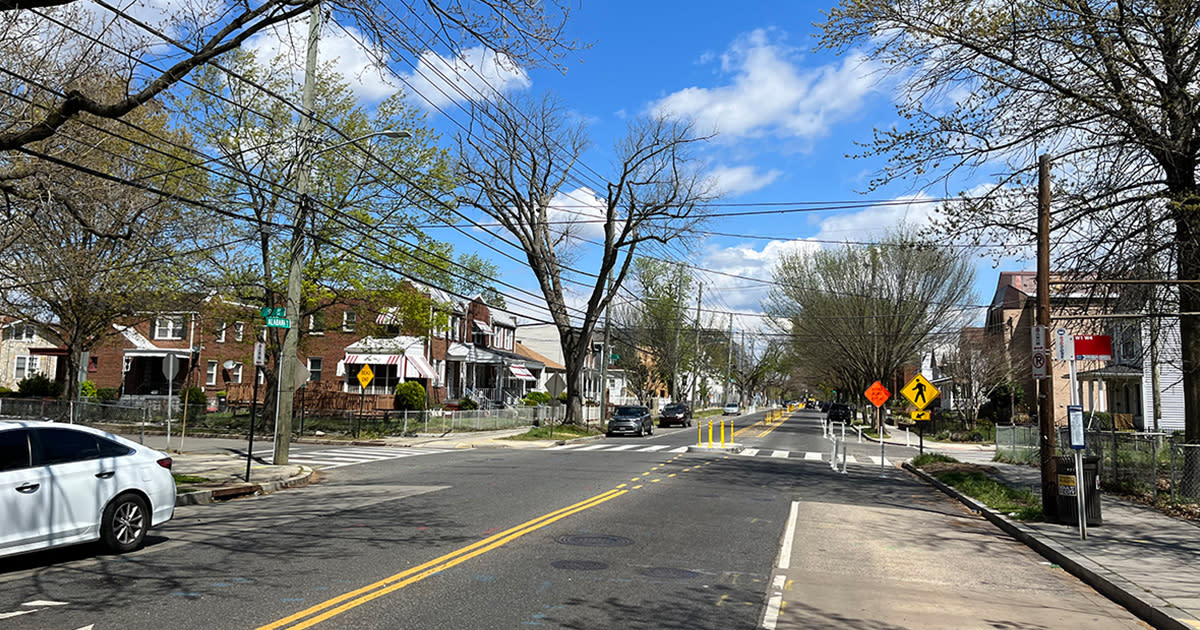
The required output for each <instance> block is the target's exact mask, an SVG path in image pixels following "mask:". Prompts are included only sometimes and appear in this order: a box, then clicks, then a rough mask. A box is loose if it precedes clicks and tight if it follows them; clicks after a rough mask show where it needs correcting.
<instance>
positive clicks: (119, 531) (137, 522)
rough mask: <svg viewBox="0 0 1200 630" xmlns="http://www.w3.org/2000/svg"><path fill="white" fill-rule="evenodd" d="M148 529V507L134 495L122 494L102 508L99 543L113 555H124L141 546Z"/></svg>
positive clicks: (143, 500) (140, 498)
mask: <svg viewBox="0 0 1200 630" xmlns="http://www.w3.org/2000/svg"><path fill="white" fill-rule="evenodd" d="M149 528H150V506H149V505H147V504H146V500H145V499H143V498H142V497H140V496H138V495H136V494H122V495H121V496H119V497H117V498H115V499H113V500H112V502H111V503H109V504H108V507H106V508H104V515H103V516H102V517H101V521H100V541H101V542H102V543H104V546H105V547H106V548H108V550H109V551H111V552H113V553H125V552H128V551H133V550H134V549H137V548H138V547H141V546H142V541H144V540H145V539H146V530H147V529H149Z"/></svg>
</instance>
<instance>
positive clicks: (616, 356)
mask: <svg viewBox="0 0 1200 630" xmlns="http://www.w3.org/2000/svg"><path fill="white" fill-rule="evenodd" d="M609 360H610V361H620V360H621V355H619V354H617V353H616V352H614V353H612V355H610V357H609Z"/></svg>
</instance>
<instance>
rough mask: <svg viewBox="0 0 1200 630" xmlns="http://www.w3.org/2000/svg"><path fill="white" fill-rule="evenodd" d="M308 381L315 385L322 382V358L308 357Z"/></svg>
mask: <svg viewBox="0 0 1200 630" xmlns="http://www.w3.org/2000/svg"><path fill="white" fill-rule="evenodd" d="M308 380H310V381H312V382H314V383H319V382H320V381H321V357H308Z"/></svg>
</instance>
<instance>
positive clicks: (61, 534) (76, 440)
mask: <svg viewBox="0 0 1200 630" xmlns="http://www.w3.org/2000/svg"><path fill="white" fill-rule="evenodd" d="M33 438H34V439H33V448H34V450H33V454H34V463H35V464H41V465H42V467H43V468H45V469H47V470H48V471H49V479H48V482H49V485H50V496H49V498H48V501H49V505H48V510H49V518H50V534H51V536H52V540H53V542H54V543H55V544H66V543H70V542H82V541H86V540H92V539H95V538H98V537H99V535H100V529H99V527H100V514H101V512H102V511H103V510H104V506H105V505H107V504H108V501H109V500H110V499H112V497H113V496H115V495H116V481H117V476H116V472H117V470H116V463H115V458H111V457H107V458H101V451H100V444H99V442H98V440H97V438H96V436H95V435H93V434H91V433H88V432H86V431H77V430H75V429H68V428H65V427H64V428H58V427H53V428H49V427H47V428H39V429H35V430H34V431H33Z"/></svg>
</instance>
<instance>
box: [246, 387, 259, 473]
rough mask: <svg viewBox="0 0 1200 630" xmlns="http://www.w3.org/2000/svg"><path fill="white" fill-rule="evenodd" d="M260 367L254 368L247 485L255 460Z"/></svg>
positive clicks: (247, 455)
mask: <svg viewBox="0 0 1200 630" xmlns="http://www.w3.org/2000/svg"><path fill="white" fill-rule="evenodd" d="M259 369H260V368H259V366H258V365H255V366H254V387H253V388H252V389H253V392H252V393H251V394H250V438H249V440H248V441H249V444H248V445H247V446H246V483H250V462H251V461H252V460H253V459H254V408H255V407H256V406H258V370H259Z"/></svg>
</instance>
